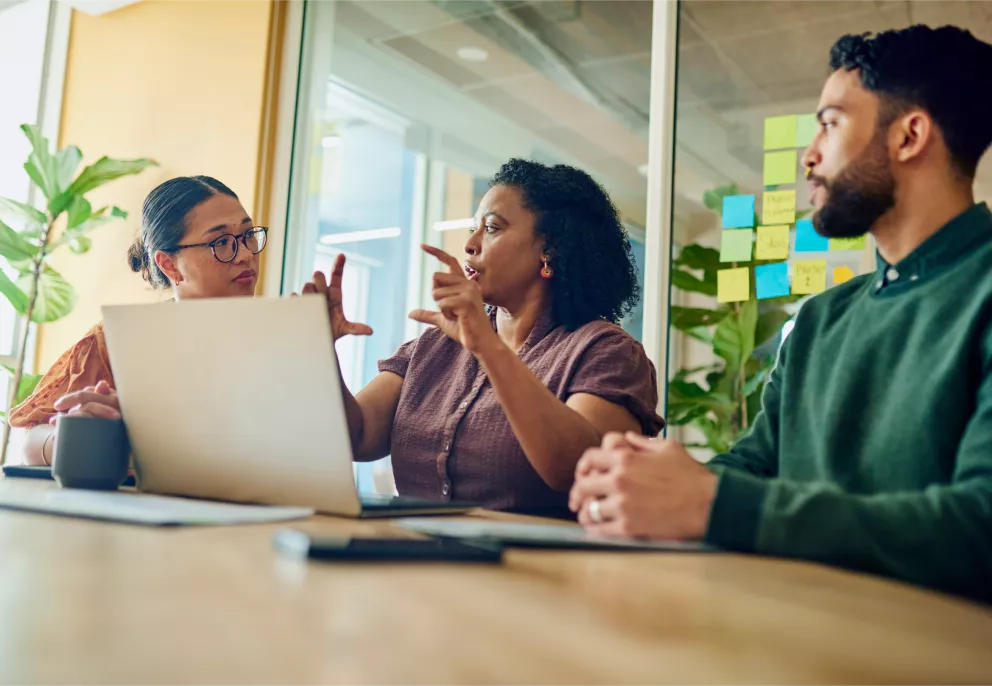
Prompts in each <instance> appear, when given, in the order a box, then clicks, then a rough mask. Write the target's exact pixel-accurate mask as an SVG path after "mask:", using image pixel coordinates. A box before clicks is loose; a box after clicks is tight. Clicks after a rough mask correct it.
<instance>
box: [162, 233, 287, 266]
mask: <svg viewBox="0 0 992 686" xmlns="http://www.w3.org/2000/svg"><path fill="white" fill-rule="evenodd" d="M268 234H269V230H268V229H267V228H266V227H264V226H254V227H252V228H250V229H248V230H247V231H245V232H244V233H243V234H240V235H238V236H235V235H234V234H231V233H225V234H224V235H222V236H217V238H215V239H213V240H212V241H210V242H209V243H193V244H191V245H177V246H176V247H175V248H173V250H183V249H185V248H210V251H211V252H212V253H213V254H214V257H215V258H216V259H217V261H218V262H225V263H226V262H231V261H233V260H234V258H235V257H237V256H238V247H239V246H238V244H239V243H244V245H245V248H246V249H247V250H248V252H250V253H251V254H252V255H257V254H258V253H260V252H262V251H263V250H265V241H266V239H267V237H268Z"/></svg>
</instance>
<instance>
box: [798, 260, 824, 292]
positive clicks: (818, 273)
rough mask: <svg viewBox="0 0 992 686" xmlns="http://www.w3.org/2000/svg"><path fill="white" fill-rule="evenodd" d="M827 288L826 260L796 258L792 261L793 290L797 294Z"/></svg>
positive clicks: (821, 290)
mask: <svg viewBox="0 0 992 686" xmlns="http://www.w3.org/2000/svg"><path fill="white" fill-rule="evenodd" d="M825 290H827V261H826V260H796V261H795V262H793V263H792V292H793V293H794V294H796V295H808V294H810V293H822V292H823V291H825Z"/></svg>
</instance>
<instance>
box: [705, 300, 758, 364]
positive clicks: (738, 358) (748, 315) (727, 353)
mask: <svg viewBox="0 0 992 686" xmlns="http://www.w3.org/2000/svg"><path fill="white" fill-rule="evenodd" d="M757 321H758V301H756V300H748V301H746V302H744V303H742V304H741V309H740V312H739V313H735V314H733V315H731V316H729V317H727V318H726V319H724V320H723V321H722V322H720V324H719V325H718V326H717V327H716V331H714V332H713V352H714V353H716V354H717V356H719V357H722V358H723V359H724V360H726V361H727V373H728V375H731V376H732V375H733V374H736V373H737V370H738V369H740V368H741V366H742V365H743V364H744V363H745V362H747V359H748V358H749V357H751V353H752V352H754V329H755V326H756V324H757Z"/></svg>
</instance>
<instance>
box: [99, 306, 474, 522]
mask: <svg viewBox="0 0 992 686" xmlns="http://www.w3.org/2000/svg"><path fill="white" fill-rule="evenodd" d="M103 323H104V333H105V335H106V339H107V347H108V350H109V353H110V363H111V366H112V368H113V370H114V381H115V383H116V385H117V394H118V397H119V399H120V404H121V412H122V414H123V416H124V421H125V422H126V424H127V432H128V436H129V437H130V440H131V448H132V450H133V452H134V467H135V472H136V474H137V482H138V488H139V489H140V490H142V491H147V492H151V493H161V494H167V495H182V496H190V497H196V498H209V499H214V500H226V501H231V502H241V503H267V504H271V505H293V506H301V507H311V508H314V509H315V510H317V511H319V512H324V513H328V514H335V515H343V516H348V517H392V516H398V515H413V514H459V513H464V512H467V511H469V510H471V509H472V508H473V507H476V506H475V505H473V504H471V503H464V502H462V503H459V502H451V501H434V500H425V499H416V498H405V497H394V496H388V495H378V496H368V495H366V494H361V495H359V493H358V491H357V489H356V487H355V477H354V471H353V466H352V459H353V452H352V447H351V440H350V437H349V433H348V424H347V418H346V416H345V406H344V399H343V398H342V395H341V384H342V380H341V375H340V373H339V371H338V366H337V359H336V357H335V356H334V355H332V354H331V351H332V349H333V342H332V340H331V332H330V325H329V323H328V314H327V307H326V305H325V302H324V299H323V298H322V297H320V296H316V295H310V296H302V297H299V298H280V299H270V298H217V299H206V300H185V301H181V302H168V303H161V304H157V305H125V306H113V307H104V308H103Z"/></svg>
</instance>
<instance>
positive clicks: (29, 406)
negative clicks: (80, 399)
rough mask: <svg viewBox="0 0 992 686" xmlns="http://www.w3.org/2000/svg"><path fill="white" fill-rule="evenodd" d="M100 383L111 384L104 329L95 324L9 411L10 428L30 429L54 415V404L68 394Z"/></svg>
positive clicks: (111, 377) (111, 378)
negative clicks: (27, 394) (32, 391)
mask: <svg viewBox="0 0 992 686" xmlns="http://www.w3.org/2000/svg"><path fill="white" fill-rule="evenodd" d="M99 381H107V382H109V383H110V384H111V385H113V381H114V379H113V375H112V374H111V370H110V362H109V359H108V356H107V348H106V343H105V342H104V338H103V327H102V326H101V325H97V326H95V327H93V328H92V329H90V331H89V332H88V333H87V334H86V335H85V336H83V338H81V339H80V340H79V342H77V343H76V344H75V345H74V346H72V348H70V349H69V350H67V351H65V352H64V353H63V354H62V356H61V357H60V358H59V359H58V360H57V361H56V362H55V364H53V365H52V368H51V369H49V370H48V373H46V374H45V376H44V377H42V379H41V381H39V382H38V386H37V387H36V388H35V389H34V393H32V394H31V395H30V396H29V397H28V398H27V399H26V400H24V402H22V403H21V404H20V405H18V406H17V407H15V408H14V409H12V410H11V411H10V425H11V426H12V427H14V428H19V429H20V428H29V427H33V426H38V425H39V424H44V423H46V422H47V421H48V420H49V419H51V418H52V417H53V416H55V414H57V413H56V411H55V401H56V400H58V399H59V398H61V397H62V396H63V395H65V394H67V393H72V392H74V391H79V390H82V389H84V388H86V387H87V386H95V385H96V384H97V383H98V382H99Z"/></svg>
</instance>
